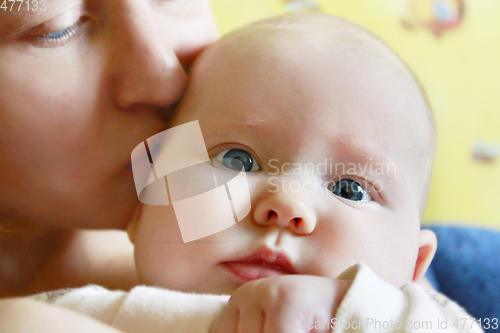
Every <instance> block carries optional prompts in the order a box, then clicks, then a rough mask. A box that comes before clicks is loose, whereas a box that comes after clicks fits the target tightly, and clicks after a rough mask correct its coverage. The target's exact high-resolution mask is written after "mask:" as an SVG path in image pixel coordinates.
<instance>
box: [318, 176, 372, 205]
mask: <svg viewBox="0 0 500 333" xmlns="http://www.w3.org/2000/svg"><path fill="white" fill-rule="evenodd" d="M328 189H329V190H330V191H332V193H333V194H335V195H338V196H339V197H342V198H345V199H349V200H352V201H370V200H372V197H371V195H370V194H369V193H368V192H366V190H365V189H364V188H363V187H362V186H361V184H360V183H358V182H357V181H354V180H352V179H342V180H339V181H338V182H336V183H333V184H332V185H330V186H329V187H328Z"/></svg>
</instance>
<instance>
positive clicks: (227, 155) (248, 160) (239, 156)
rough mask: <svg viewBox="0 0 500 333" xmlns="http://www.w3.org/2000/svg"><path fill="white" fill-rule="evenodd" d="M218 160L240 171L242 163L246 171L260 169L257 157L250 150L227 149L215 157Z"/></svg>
mask: <svg viewBox="0 0 500 333" xmlns="http://www.w3.org/2000/svg"><path fill="white" fill-rule="evenodd" d="M215 159H216V160H217V161H219V162H220V163H222V165H224V166H225V167H226V168H229V169H231V170H235V171H240V170H241V165H242V164H243V167H244V168H245V172H251V171H259V170H260V166H259V164H258V163H257V161H255V158H254V157H253V156H252V155H251V154H250V153H248V152H246V151H244V150H242V149H227V150H224V151H222V152H220V153H219V154H217V156H216V157H215Z"/></svg>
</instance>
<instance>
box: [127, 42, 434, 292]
mask: <svg viewBox="0 0 500 333" xmlns="http://www.w3.org/2000/svg"><path fill="white" fill-rule="evenodd" d="M232 43H233V44H234V43H237V42H235V41H233V42H232ZM228 45H231V44H230V43H228ZM244 51H245V50H244V48H243V50H241V49H240V50H234V49H232V48H230V47H228V46H227V45H226V46H225V45H222V46H220V47H217V46H216V47H215V48H213V49H211V50H209V51H208V53H207V54H205V55H204V56H202V59H201V60H200V61H199V62H198V63H197V65H196V66H195V68H194V69H193V71H192V83H191V86H190V88H189V89H188V92H187V94H186V95H185V98H184V100H183V102H182V103H181V105H180V107H179V110H178V113H177V114H176V117H175V118H174V120H173V123H172V124H171V126H172V127H173V126H177V125H180V124H183V123H187V122H190V121H193V120H198V121H199V124H200V126H201V130H202V132H203V137H204V140H205V143H206V146H207V150H208V153H209V156H210V157H211V158H214V159H217V160H219V161H220V162H222V164H224V163H225V161H227V160H224V157H229V156H231V155H232V156H235V155H236V156H239V158H240V159H242V160H243V161H245V162H244V163H245V167H246V168H247V170H251V171H249V172H248V173H247V179H248V182H249V187H250V193H251V205H252V207H251V211H250V213H249V214H248V215H247V216H246V217H245V218H244V219H243V220H242V221H240V222H239V223H237V224H236V225H234V226H233V227H230V228H228V229H226V230H224V231H222V232H220V233H217V234H215V235H212V236H209V237H206V238H203V239H200V240H198V241H193V242H189V243H183V242H182V237H181V233H180V230H179V227H178V225H177V221H176V218H175V214H174V211H173V208H172V206H146V207H145V208H144V210H143V213H142V217H141V221H140V223H139V225H138V229H137V232H136V234H135V237H134V238H135V240H134V242H135V246H136V262H137V268H138V271H139V274H140V277H141V278H142V279H143V281H144V282H145V283H147V284H150V285H159V286H164V287H168V288H173V289H177V290H182V291H195V292H207V293H231V292H232V291H234V290H235V289H236V288H237V287H238V286H240V285H241V284H243V283H245V282H247V281H249V280H252V279H255V278H262V277H269V276H275V275H281V274H289V273H298V274H309V275H318V276H325V277H331V278H335V277H337V276H338V275H339V274H340V273H341V272H342V271H343V270H345V269H346V268H348V267H349V266H350V265H352V264H355V263H357V262H360V261H363V262H365V263H367V264H368V265H369V266H370V267H371V268H372V269H373V270H374V271H375V272H376V273H377V274H378V275H379V276H380V277H382V278H383V279H385V280H386V281H388V282H390V283H391V284H393V285H395V286H401V285H402V284H404V283H406V282H409V281H411V280H412V278H413V274H414V270H415V263H416V260H417V255H418V250H419V222H420V216H421V205H423V204H424V203H423V200H424V199H423V196H422V194H421V192H422V191H421V187H422V182H423V180H422V179H421V178H422V168H423V164H424V162H423V160H424V156H425V154H426V151H425V147H423V145H425V142H427V140H428V139H427V136H428V135H429V133H430V129H429V122H428V119H427V118H426V117H427V116H426V111H425V104H424V102H423V99H422V97H421V96H420V94H419V90H418V88H417V87H416V85H415V83H414V81H413V80H411V79H410V76H409V74H407V73H406V72H405V71H404V69H402V67H401V68H400V67H398V66H401V65H399V64H398V63H395V61H393V59H385V58H384V57H383V56H384V55H383V54H382V56H380V53H379V54H378V56H375V57H373V56H371V57H368V56H365V55H364V53H363V52H359V53H356V52H355V51H356V50H354V51H352V50H351V52H338V53H328V54H327V53H324V52H323V50H320V49H319V48H318V47H317V46H316V44H315V43H314V41H313V42H311V44H310V45H309V44H306V45H301V46H300V47H295V46H294V45H287V43H286V42H284V43H278V44H277V45H274V46H272V47H271V50H264V51H263V50H257V51H256V52H244Z"/></svg>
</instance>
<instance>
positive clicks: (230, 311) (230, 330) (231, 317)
mask: <svg viewBox="0 0 500 333" xmlns="http://www.w3.org/2000/svg"><path fill="white" fill-rule="evenodd" d="M238 320H239V310H238V308H236V307H233V306H229V305H228V306H226V308H225V309H224V311H223V312H222V313H221V314H220V315H219V316H218V317H217V318H216V319H215V321H214V322H213V324H212V327H211V328H210V333H238Z"/></svg>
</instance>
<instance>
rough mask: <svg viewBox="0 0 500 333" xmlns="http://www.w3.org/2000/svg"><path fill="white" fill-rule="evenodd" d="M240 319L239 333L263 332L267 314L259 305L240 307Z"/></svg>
mask: <svg viewBox="0 0 500 333" xmlns="http://www.w3.org/2000/svg"><path fill="white" fill-rule="evenodd" d="M239 312H240V320H239V323H238V333H262V332H263V327H264V320H265V314H264V311H262V310H261V309H260V308H258V307H244V308H240V310H239Z"/></svg>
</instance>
